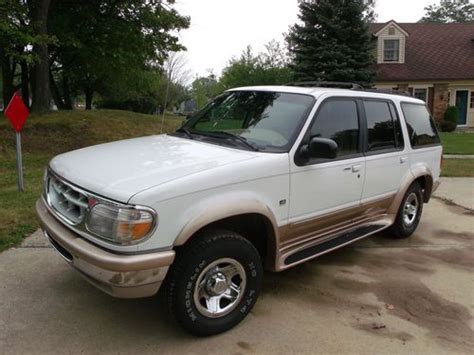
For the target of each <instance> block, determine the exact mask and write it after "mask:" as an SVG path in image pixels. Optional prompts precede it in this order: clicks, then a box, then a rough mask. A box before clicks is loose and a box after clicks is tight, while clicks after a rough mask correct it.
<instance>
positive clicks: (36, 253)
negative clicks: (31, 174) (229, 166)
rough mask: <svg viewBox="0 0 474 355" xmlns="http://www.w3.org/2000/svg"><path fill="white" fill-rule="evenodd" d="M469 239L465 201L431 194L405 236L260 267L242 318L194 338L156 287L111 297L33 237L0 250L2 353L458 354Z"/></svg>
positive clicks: (465, 334) (465, 323)
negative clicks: (131, 296) (149, 294)
mask: <svg viewBox="0 0 474 355" xmlns="http://www.w3.org/2000/svg"><path fill="white" fill-rule="evenodd" d="M471 186H473V185H471ZM473 240H474V214H473V212H472V211H470V210H468V209H464V208H461V207H457V206H453V205H452V204H449V203H446V202H443V201H441V200H439V199H435V200H432V201H431V202H430V204H428V205H425V210H424V216H423V218H422V223H421V226H420V228H419V229H418V232H417V233H416V235H414V236H413V237H412V238H411V239H408V240H392V239H390V237H389V236H387V235H386V234H380V235H376V236H373V237H371V238H369V239H366V240H364V241H361V242H359V243H357V244H355V245H353V246H349V247H346V248H344V249H342V250H339V251H337V252H334V253H332V254H330V255H327V256H324V257H322V258H319V259H316V260H313V261H311V262H308V263H306V264H304V265H301V266H299V267H296V268H293V269H291V270H288V271H286V272H283V273H280V274H271V273H267V274H266V275H265V282H264V289H263V293H262V295H261V297H260V299H259V301H258V302H257V305H256V306H255V308H254V310H253V311H252V313H251V314H250V316H249V317H248V318H247V319H246V320H245V321H244V322H243V323H242V324H240V325H239V326H238V327H237V328H235V329H233V330H231V331H229V332H228V333H225V334H222V335H219V336H215V337H212V338H207V339H200V338H194V337H191V336H189V335H187V334H185V333H183V332H182V331H181V330H180V329H179V328H178V327H177V326H176V325H175V324H174V323H173V322H172V320H171V319H170V317H169V316H168V315H167V314H166V312H165V309H164V307H163V304H164V302H163V300H162V299H161V298H160V297H158V299H144V300H116V299H113V298H110V297H109V296H107V295H105V294H102V293H101V292H100V291H98V290H96V289H95V288H93V287H92V286H90V285H89V284H88V283H87V282H86V281H84V280H83V279H82V278H81V277H80V276H79V275H78V274H77V273H76V272H75V271H73V270H72V269H70V268H69V266H67V265H66V264H65V263H64V262H63V261H62V259H61V258H60V257H59V256H57V255H56V254H55V252H54V251H53V250H52V249H50V248H49V247H46V246H45V245H46V244H44V241H43V240H42V238H41V237H32V238H31V239H29V240H27V241H26V243H25V244H24V246H23V247H21V248H16V249H11V250H8V251H6V252H4V253H2V254H1V255H0V353H5V354H12V353H62V354H63V353H104V352H107V353H233V354H237V353H240V354H246V353H301V352H305V353H363V354H370V353H372V354H381V353H390V354H394V353H430V354H435V353H439V354H441V353H446V352H455V353H467V352H470V351H472V349H473V348H474V332H473V325H474V323H473V306H474V280H473V275H474V274H473V270H474V244H473Z"/></svg>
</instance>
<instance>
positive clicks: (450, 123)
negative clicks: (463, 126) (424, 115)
mask: <svg viewBox="0 0 474 355" xmlns="http://www.w3.org/2000/svg"><path fill="white" fill-rule="evenodd" d="M458 119H459V109H458V108H457V107H456V106H449V107H448V108H447V109H446V112H445V113H444V122H441V129H442V130H443V127H444V128H446V129H447V130H446V131H444V132H452V131H454V130H455V129H456V127H457V125H458Z"/></svg>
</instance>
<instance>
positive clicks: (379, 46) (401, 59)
mask: <svg viewBox="0 0 474 355" xmlns="http://www.w3.org/2000/svg"><path fill="white" fill-rule="evenodd" d="M390 28H393V29H394V34H389V31H390ZM385 39H398V40H400V55H399V61H398V62H387V63H405V42H406V37H405V34H404V33H403V32H401V31H400V30H399V29H398V28H397V27H396V26H393V25H388V26H387V27H385V28H384V29H383V30H382V31H381V32H380V33H379V36H378V39H377V63H378V64H381V63H384V61H383V41H384V40H385Z"/></svg>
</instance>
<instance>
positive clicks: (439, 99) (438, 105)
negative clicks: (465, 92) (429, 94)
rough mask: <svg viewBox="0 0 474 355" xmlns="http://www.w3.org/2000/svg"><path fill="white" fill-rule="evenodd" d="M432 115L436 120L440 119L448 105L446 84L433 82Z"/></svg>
mask: <svg viewBox="0 0 474 355" xmlns="http://www.w3.org/2000/svg"><path fill="white" fill-rule="evenodd" d="M433 91H434V99H433V116H434V119H435V120H436V121H441V120H442V119H443V117H444V112H445V111H446V109H447V108H448V106H449V89H448V84H434V90H433Z"/></svg>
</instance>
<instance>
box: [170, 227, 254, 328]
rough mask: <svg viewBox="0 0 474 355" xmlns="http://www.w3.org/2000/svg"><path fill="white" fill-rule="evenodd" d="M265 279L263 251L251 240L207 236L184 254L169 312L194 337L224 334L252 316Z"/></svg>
mask: <svg viewBox="0 0 474 355" xmlns="http://www.w3.org/2000/svg"><path fill="white" fill-rule="evenodd" d="M262 274H263V269H262V263H261V260H260V256H259V254H258V251H257V250H256V249H255V247H254V246H253V245H252V244H251V243H250V242H249V241H248V240H246V239H245V238H243V237H242V236H240V235H239V234H237V233H234V232H231V231H226V230H209V231H206V232H204V233H201V235H199V236H196V240H194V241H192V242H191V243H190V244H189V245H186V246H184V247H183V249H182V250H180V251H179V252H178V256H177V259H176V261H175V264H174V265H173V267H172V270H170V275H169V283H168V289H167V293H168V297H167V298H168V306H169V308H170V311H171V313H172V314H173V315H174V317H175V318H176V320H177V321H178V323H179V324H180V325H181V326H182V327H184V329H186V330H187V331H189V332H190V333H192V334H195V335H200V336H206V335H213V334H218V333H222V332H224V331H226V330H228V329H230V328H232V327H234V326H235V325H237V324H238V323H239V322H240V321H242V320H243V319H244V318H245V317H246V316H247V314H248V313H249V312H250V310H251V309H252V307H253V305H254V304H255V302H256V300H257V297H258V295H259V292H260V287H261V282H262Z"/></svg>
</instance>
